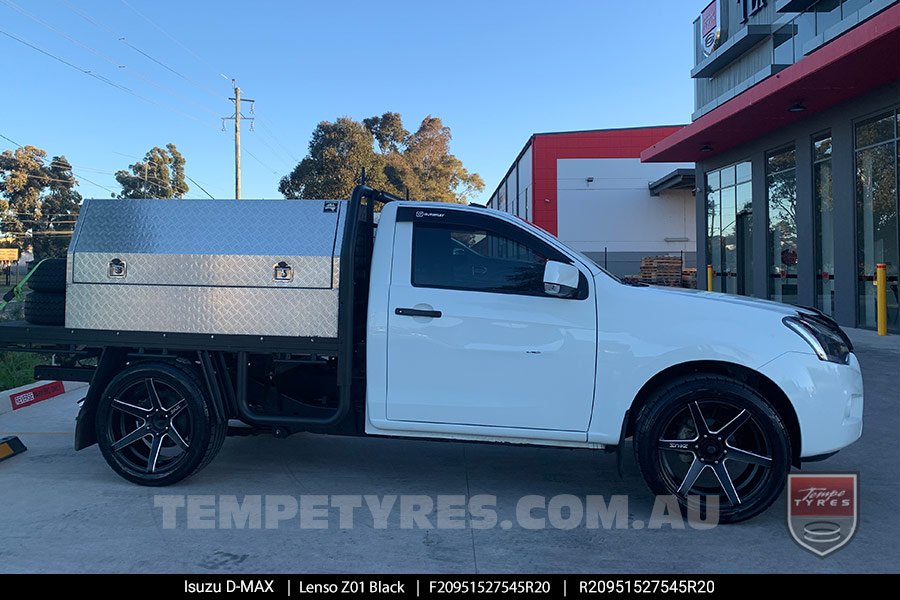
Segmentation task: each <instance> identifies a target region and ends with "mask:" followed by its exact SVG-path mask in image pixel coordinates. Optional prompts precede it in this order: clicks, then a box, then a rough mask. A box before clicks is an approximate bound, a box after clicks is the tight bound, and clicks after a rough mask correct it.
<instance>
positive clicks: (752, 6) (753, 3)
mask: <svg viewBox="0 0 900 600" xmlns="http://www.w3.org/2000/svg"><path fill="white" fill-rule="evenodd" d="M742 4H743V5H744V21H746V20H747V19H749V18H750V17H752V16H753V15H755V14H756V13H758V12H759V11H761V10H762V8H763V6H765V5H766V0H744V1H743V2H742Z"/></svg>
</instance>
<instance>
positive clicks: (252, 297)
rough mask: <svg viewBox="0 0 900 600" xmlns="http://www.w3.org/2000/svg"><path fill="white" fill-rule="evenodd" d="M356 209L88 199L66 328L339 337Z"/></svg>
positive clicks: (72, 253) (317, 203) (72, 256)
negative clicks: (350, 223) (346, 239)
mask: <svg viewBox="0 0 900 600" xmlns="http://www.w3.org/2000/svg"><path fill="white" fill-rule="evenodd" d="M346 213H347V209H346V202H342V201H335V200H101V199H94V200H85V201H84V204H83V205H82V208H81V214H80V215H79V217H78V222H77V224H76V226H75V231H74V233H73V236H72V242H71V244H70V246H69V253H68V259H67V273H66V278H67V279H66V281H67V283H66V327H67V328H74V329H106V330H116V331H154V332H178V333H205V334H233V335H259V336H272V335H274V336H298V337H324V338H336V337H337V329H338V288H339V283H340V282H339V270H340V251H341V241H342V238H343V234H344V219H345V216H346Z"/></svg>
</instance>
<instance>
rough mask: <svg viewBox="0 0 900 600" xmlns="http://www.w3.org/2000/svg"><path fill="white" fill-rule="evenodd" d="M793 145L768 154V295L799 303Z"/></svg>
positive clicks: (795, 169)
mask: <svg viewBox="0 0 900 600" xmlns="http://www.w3.org/2000/svg"><path fill="white" fill-rule="evenodd" d="M796 166H797V165H796V159H795V152H794V148H793V147H790V148H784V149H781V150H777V151H775V152H772V153H769V155H768V156H767V157H766V197H767V199H768V212H769V215H768V217H769V219H768V220H769V239H768V255H769V256H768V259H769V298H770V299H772V300H776V301H778V302H786V303H790V304H796V303H797V168H796Z"/></svg>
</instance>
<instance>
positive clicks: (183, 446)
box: [167, 423, 188, 452]
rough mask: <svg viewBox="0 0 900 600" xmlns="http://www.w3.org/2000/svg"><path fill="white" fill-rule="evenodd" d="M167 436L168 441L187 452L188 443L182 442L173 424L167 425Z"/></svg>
mask: <svg viewBox="0 0 900 600" xmlns="http://www.w3.org/2000/svg"><path fill="white" fill-rule="evenodd" d="M167 435H168V436H169V439H171V440H172V441H173V442H175V445H176V446H178V447H179V448H181V449H182V450H184V451H185V452H187V449H188V443H187V442H186V441H184V438H183V437H182V436H181V434H180V433H179V432H178V430H177V429H176V428H175V424H174V423H172V424H171V425H169V431H168V433H167Z"/></svg>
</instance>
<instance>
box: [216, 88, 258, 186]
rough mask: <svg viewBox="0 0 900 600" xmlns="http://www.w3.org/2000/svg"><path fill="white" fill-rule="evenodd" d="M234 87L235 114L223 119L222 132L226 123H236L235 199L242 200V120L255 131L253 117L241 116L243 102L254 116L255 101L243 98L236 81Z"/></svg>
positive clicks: (232, 99)
mask: <svg viewBox="0 0 900 600" xmlns="http://www.w3.org/2000/svg"><path fill="white" fill-rule="evenodd" d="M231 85H232V86H233V87H234V97H232V98H229V100H231V101H232V102H234V114H233V115H231V116H230V117H222V131H225V121H234V197H235V199H236V200H240V199H241V120H245V121H250V131H253V120H254V119H253V117H245V116H244V115H243V114H241V102H249V103H250V114H251V115H252V114H253V105H254V103H255V102H256V101H255V100H250V99H249V98H241V88H239V87H238V86H237V83H236V82H235V80H234V79H232V80H231Z"/></svg>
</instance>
